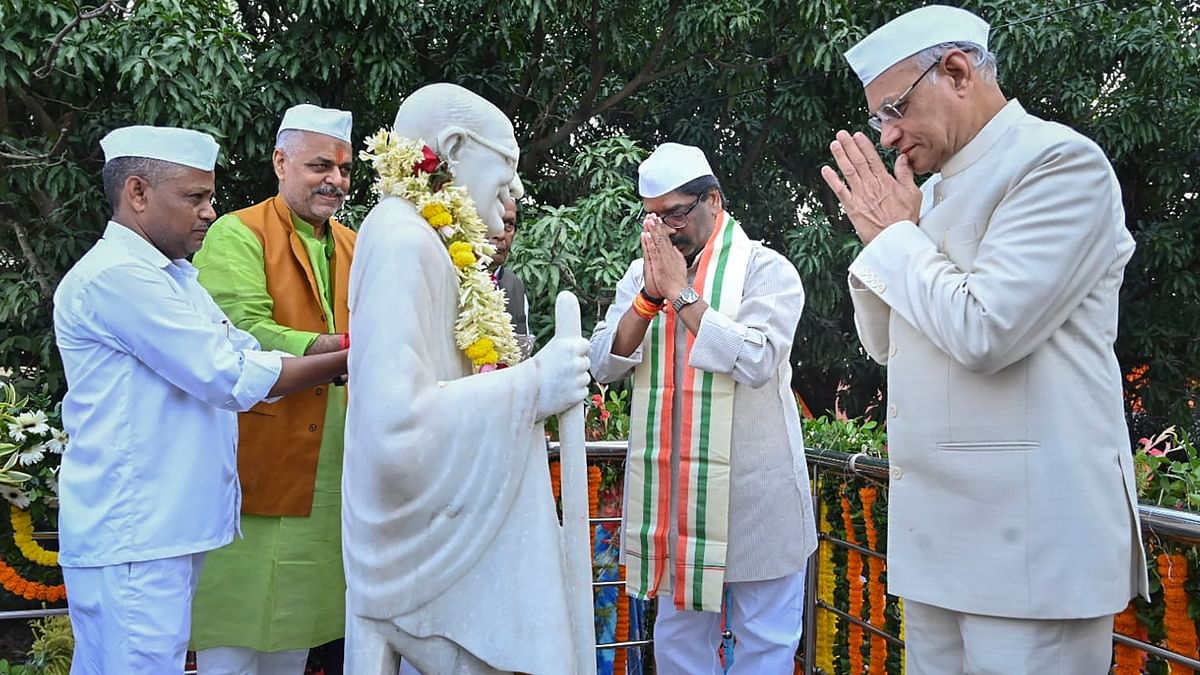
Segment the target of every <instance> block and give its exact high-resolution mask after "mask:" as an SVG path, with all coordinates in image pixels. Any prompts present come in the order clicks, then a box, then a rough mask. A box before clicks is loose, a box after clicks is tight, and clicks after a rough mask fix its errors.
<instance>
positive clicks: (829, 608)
mask: <svg viewBox="0 0 1200 675" xmlns="http://www.w3.org/2000/svg"><path fill="white" fill-rule="evenodd" d="M817 607H819V608H821V609H823V610H825V611H827V612H832V613H833V614H836V615H837V616H840V617H841V618H843V619H845V620H846V621H849V622H850V623H852V624H854V625H856V626H859V627H861V628H864V629H866V631H867V632H869V633H874V634H875V635H878V636H879V637H881V638H883V639H884V640H887V641H888V642H890V643H892V644H894V645H896V646H897V647H904V641H903V640H901V639H900V638H898V637H896V636H894V635H892V634H891V633H887V632H884V631H883V630H882V629H879V628H876V627H875V626H874V625H872V624H870V623H868V622H866V621H863V620H862V619H860V618H858V617H856V616H853V615H851V614H847V613H846V612H843V611H842V610H840V609H838V608H837V607H834V606H833V605H831V604H829V603H827V602H825V601H824V600H817Z"/></svg>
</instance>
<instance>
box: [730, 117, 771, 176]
mask: <svg viewBox="0 0 1200 675" xmlns="http://www.w3.org/2000/svg"><path fill="white" fill-rule="evenodd" d="M780 121H782V117H781V116H780V115H779V113H772V114H771V116H770V117H768V118H767V121H766V122H764V123H763V125H762V129H759V131H758V135H757V136H755V137H754V142H752V143H751V144H750V147H749V148H748V149H747V150H746V151H745V152H744V153H742V164H741V166H739V167H738V170H737V174H735V175H734V178H733V182H734V184H736V185H745V184H746V183H748V182H749V181H750V179H751V177H752V174H753V172H754V166H755V165H756V164H758V160H760V159H762V156H763V152H764V151H765V150H766V148H767V139H769V138H770V137H771V134H772V133H773V132H774V131H775V128H776V127H778V126H779V123H780Z"/></svg>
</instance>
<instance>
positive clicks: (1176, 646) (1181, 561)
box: [1158, 552, 1197, 675]
mask: <svg viewBox="0 0 1200 675" xmlns="http://www.w3.org/2000/svg"><path fill="white" fill-rule="evenodd" d="M1158 576H1159V578H1160V579H1161V580H1162V587H1163V604H1164V605H1165V610H1164V613H1163V630H1164V632H1165V633H1166V636H1167V649H1170V650H1171V651H1173V652H1175V653H1177V654H1183V655H1184V656H1189V657H1191V658H1196V650H1197V646H1196V642H1197V640H1196V624H1195V623H1193V622H1192V617H1191V616H1189V615H1188V594H1187V591H1186V590H1184V587H1183V585H1184V584H1185V583H1186V582H1187V577H1188V567H1187V558H1186V557H1184V555H1183V554H1182V553H1166V552H1164V553H1159V554H1158ZM1169 668H1170V669H1169V671H1168V672H1170V673H1171V675H1185V674H1186V675H1192V669H1191V668H1188V667H1186V666H1182V665H1179V664H1177V663H1171V664H1170V665H1169Z"/></svg>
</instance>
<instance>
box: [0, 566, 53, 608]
mask: <svg viewBox="0 0 1200 675" xmlns="http://www.w3.org/2000/svg"><path fill="white" fill-rule="evenodd" d="M0 586H4V589H5V590H7V591H8V592H9V593H12V594H13V595H18V596H20V597H22V598H25V599H26V600H41V601H43V602H58V601H60V600H63V599H64V598H66V597H67V587H66V585H65V584H58V585H57V586H47V585H46V584H41V583H38V582H36V581H29V580H28V579H26V578H24V577H22V576H21V575H20V574H19V573H18V572H17V571H16V570H15V569H13V568H12V567H9V565H8V564H7V563H5V562H4V561H0Z"/></svg>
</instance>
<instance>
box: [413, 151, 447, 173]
mask: <svg viewBox="0 0 1200 675" xmlns="http://www.w3.org/2000/svg"><path fill="white" fill-rule="evenodd" d="M421 154H422V155H423V156H424V157H423V159H422V160H421V161H419V162H417V163H416V164H414V165H413V173H416V172H418V171H424V172H425V173H433V172H434V171H437V168H438V165H440V164H441V163H442V160H441V159H440V158H439V157H438V156H437V153H436V152H434V151H433V148H431V147H429V146H428V145H426V146H425V147H423V148H421Z"/></svg>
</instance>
